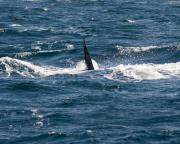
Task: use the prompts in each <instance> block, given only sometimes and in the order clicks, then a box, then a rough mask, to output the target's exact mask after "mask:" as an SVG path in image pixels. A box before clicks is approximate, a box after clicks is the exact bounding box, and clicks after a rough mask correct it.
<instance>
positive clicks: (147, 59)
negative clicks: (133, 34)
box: [115, 44, 180, 64]
mask: <svg viewBox="0 0 180 144" xmlns="http://www.w3.org/2000/svg"><path fill="white" fill-rule="evenodd" d="M115 47H116V49H117V51H118V53H117V54H116V57H121V58H122V60H123V61H127V62H128V64H138V63H139V64H140V63H141V64H142V63H156V64H163V63H173V62H178V61H180V45H179V44H170V45H160V46H137V47H136V46H135V47H126V46H120V45H116V46H115Z"/></svg>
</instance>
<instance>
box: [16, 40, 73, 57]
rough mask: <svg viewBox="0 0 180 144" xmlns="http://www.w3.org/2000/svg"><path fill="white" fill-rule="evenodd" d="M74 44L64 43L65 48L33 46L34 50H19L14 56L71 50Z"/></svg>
mask: <svg viewBox="0 0 180 144" xmlns="http://www.w3.org/2000/svg"><path fill="white" fill-rule="evenodd" d="M74 49H75V48H74V45H73V44H68V43H67V44H65V48H64V49H60V50H59V49H48V50H41V47H40V46H34V47H33V50H35V51H30V52H28V51H25V52H19V53H16V54H15V57H16V58H26V57H29V56H34V55H38V54H49V53H53V54H54V53H56V54H57V53H61V52H64V51H71V50H74Z"/></svg>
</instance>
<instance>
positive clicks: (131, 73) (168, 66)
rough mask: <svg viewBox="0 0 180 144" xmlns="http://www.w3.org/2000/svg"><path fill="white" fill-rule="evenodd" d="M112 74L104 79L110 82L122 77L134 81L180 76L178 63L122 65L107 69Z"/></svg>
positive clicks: (179, 63) (179, 64)
mask: <svg viewBox="0 0 180 144" xmlns="http://www.w3.org/2000/svg"><path fill="white" fill-rule="evenodd" d="M109 69H110V70H112V73H110V74H106V75H105V77H106V78H108V79H111V80H118V78H119V77H120V76H121V75H123V76H125V77H128V78H132V79H136V80H156V79H168V78H173V77H179V76H180V62H176V63H165V64H135V65H123V64H120V65H118V66H116V67H111V68H109Z"/></svg>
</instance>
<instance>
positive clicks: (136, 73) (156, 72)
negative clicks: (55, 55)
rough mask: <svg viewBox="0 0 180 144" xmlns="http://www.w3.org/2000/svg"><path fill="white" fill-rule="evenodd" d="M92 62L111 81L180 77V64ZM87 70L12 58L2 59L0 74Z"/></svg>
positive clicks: (75, 72) (25, 74)
mask: <svg viewBox="0 0 180 144" xmlns="http://www.w3.org/2000/svg"><path fill="white" fill-rule="evenodd" d="M92 61H93V65H94V68H95V70H104V71H107V74H105V75H104V77H105V78H108V79H111V80H118V79H119V77H121V76H122V75H123V76H124V77H127V78H130V79H135V80H157V79H168V78H173V77H179V76H180V62H176V63H165V64H151V63H148V64H135V65H124V64H120V65H118V66H116V67H110V68H104V69H103V68H101V69H99V67H98V64H97V62H96V61H95V60H92ZM86 69H87V68H86V65H85V63H84V61H80V62H78V63H77V65H76V66H74V67H71V68H60V67H53V66H40V65H35V64H32V63H30V62H27V61H23V60H19V59H15V58H10V57H2V58H0V73H1V74H2V73H5V74H7V75H8V76H10V75H12V74H18V75H20V76H23V77H32V78H33V77H36V76H40V77H46V76H50V75H57V74H81V73H84V72H86ZM109 71H110V72H109Z"/></svg>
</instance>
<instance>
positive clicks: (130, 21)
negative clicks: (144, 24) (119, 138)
mask: <svg viewBox="0 0 180 144" xmlns="http://www.w3.org/2000/svg"><path fill="white" fill-rule="evenodd" d="M127 21H128V22H129V23H135V21H134V20H130V19H128V20H127Z"/></svg>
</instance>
